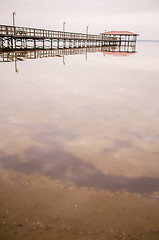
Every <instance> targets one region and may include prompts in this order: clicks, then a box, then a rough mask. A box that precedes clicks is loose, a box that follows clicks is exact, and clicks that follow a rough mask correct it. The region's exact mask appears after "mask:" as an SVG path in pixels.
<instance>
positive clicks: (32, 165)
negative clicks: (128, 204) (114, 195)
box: [0, 148, 159, 194]
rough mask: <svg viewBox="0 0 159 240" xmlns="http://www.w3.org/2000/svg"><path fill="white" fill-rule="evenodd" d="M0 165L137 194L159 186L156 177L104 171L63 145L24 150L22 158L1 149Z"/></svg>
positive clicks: (27, 172)
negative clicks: (115, 173)
mask: <svg viewBox="0 0 159 240" xmlns="http://www.w3.org/2000/svg"><path fill="white" fill-rule="evenodd" d="M0 166H1V167H3V168H5V169H9V170H14V171H20V172H22V173H25V174H33V173H35V172H38V173H40V174H42V175H44V176H49V177H50V178H52V179H59V180H63V181H71V182H73V183H74V184H76V185H77V186H78V187H95V188H99V189H104V190H109V191H113V192H114V191H120V190H122V189H125V190H127V191H129V192H136V193H140V194H145V193H151V192H153V191H158V190H159V178H157V177H156V178H155V177H154V178H152V177H138V178H133V177H124V176H114V175H111V174H104V173H102V172H101V171H99V170H97V169H96V168H95V167H94V166H93V165H92V164H90V163H86V162H84V161H82V160H81V159H80V158H78V157H76V156H74V155H73V154H71V153H69V152H67V151H66V150H64V149H62V148H61V149H60V148H59V149H57V150H51V149H48V150H41V149H38V148H30V149H28V150H27V151H25V152H24V157H23V161H22V160H21V159H20V157H19V156H18V155H7V154H5V153H3V152H0Z"/></svg>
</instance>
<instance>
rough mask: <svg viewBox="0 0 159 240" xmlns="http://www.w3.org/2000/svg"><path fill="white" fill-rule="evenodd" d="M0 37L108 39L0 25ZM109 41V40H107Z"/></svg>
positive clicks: (105, 38)
mask: <svg viewBox="0 0 159 240" xmlns="http://www.w3.org/2000/svg"><path fill="white" fill-rule="evenodd" d="M0 36H8V37H9V36H10V37H19V38H36V39H38V38H39V39H43V38H49V39H65V40H91V41H93V40H94V41H102V40H105V41H106V40H108V39H109V37H105V36H102V35H95V34H84V33H73V32H64V31H53V30H45V29H36V28H26V27H13V26H8V25H0ZM109 40H110V39H109Z"/></svg>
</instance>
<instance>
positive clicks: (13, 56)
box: [0, 46, 135, 62]
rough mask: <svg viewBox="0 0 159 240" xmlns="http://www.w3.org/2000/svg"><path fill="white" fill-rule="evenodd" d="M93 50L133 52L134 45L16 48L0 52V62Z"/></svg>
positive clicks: (82, 52)
mask: <svg viewBox="0 0 159 240" xmlns="http://www.w3.org/2000/svg"><path fill="white" fill-rule="evenodd" d="M93 52H103V53H104V54H109V53H122V54H126V53H129V54H132V53H135V46H127V47H125V46H104V47H87V48H65V49H64V48H63V49H62V48H59V49H41V50H40V49H36V50H17V51H6V50H5V49H4V50H3V51H1V52H0V62H13V61H24V60H25V59H37V58H49V57H63V56H67V55H76V54H88V53H93Z"/></svg>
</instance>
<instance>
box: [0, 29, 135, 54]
mask: <svg viewBox="0 0 159 240" xmlns="http://www.w3.org/2000/svg"><path fill="white" fill-rule="evenodd" d="M108 33H111V34H108ZM136 37H137V34H135V33H131V32H115V34H112V32H106V33H102V34H99V35H95V34H83V33H72V32H65V31H53V30H44V29H34V28H26V27H16V26H7V25H0V49H4V48H6V49H12V50H17V49H19V50H26V49H37V48H39V49H44V48H48V49H53V48H75V47H77V48H80V47H81V48H83V47H97V46H98V47H102V46H118V45H131V46H134V45H135V44H136Z"/></svg>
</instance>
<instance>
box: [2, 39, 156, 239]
mask: <svg viewBox="0 0 159 240" xmlns="http://www.w3.org/2000/svg"><path fill="white" fill-rule="evenodd" d="M158 56H159V43H158V42H153V43H152V42H138V43H137V53H133V54H129V55H125V56H118V54H115V55H114V54H107V53H103V52H96V53H87V56H86V55H85V54H82V55H74V56H69V55H68V56H65V57H53V58H51V57H50V58H38V59H36V60H33V59H32V60H29V59H25V60H24V61H17V62H16V63H15V62H10V63H0V69H1V71H0V72H1V77H0V92H1V94H0V109H1V111H0V132H1V134H0V167H1V189H2V197H1V198H0V203H1V205H2V210H1V213H2V216H3V217H1V219H0V221H1V228H0V229H1V230H0V232H1V233H0V234H1V235H0V236H1V238H2V239H5V240H6V239H10V237H11V238H12V239H21V237H22V238H23V239H30V238H31V237H32V239H37V238H38V239H49V237H50V236H54V237H55V238H56V239H75V238H76V239H107V238H106V237H108V239H150V237H151V239H154V240H156V239H158V230H159V229H158V227H157V221H158V220H159V219H158V217H159V216H158V214H157V211H158V192H159V174H158V169H159V124H158V122H159V95H158V91H159V80H158V76H159V64H158V62H159V61H158V58H159V57H158ZM15 64H16V65H15ZM15 67H16V71H17V69H18V71H17V72H18V74H17V73H16V72H15ZM45 195H47V196H49V197H48V198H47V197H45ZM37 196H38V197H37ZM51 199H52V201H51ZM99 205H100V206H99ZM15 206H16V207H15ZM31 206H34V207H31ZM41 206H42V207H41ZM79 206H80V207H79ZM123 209H126V210H123ZM6 211H8V213H6ZM106 212H107V214H106ZM11 216H12V217H11ZM26 219H27V220H26ZM104 221H106V222H107V224H105V225H103V224H104ZM91 222H93V223H91ZM10 226H12V228H13V229H12V230H7V228H10ZM85 226H87V227H85ZM95 229H96V230H95ZM95 231H96V232H95ZM123 232H124V233H123ZM124 234H125V235H124ZM124 236H125V238H124ZM115 237H116V238H115Z"/></svg>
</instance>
